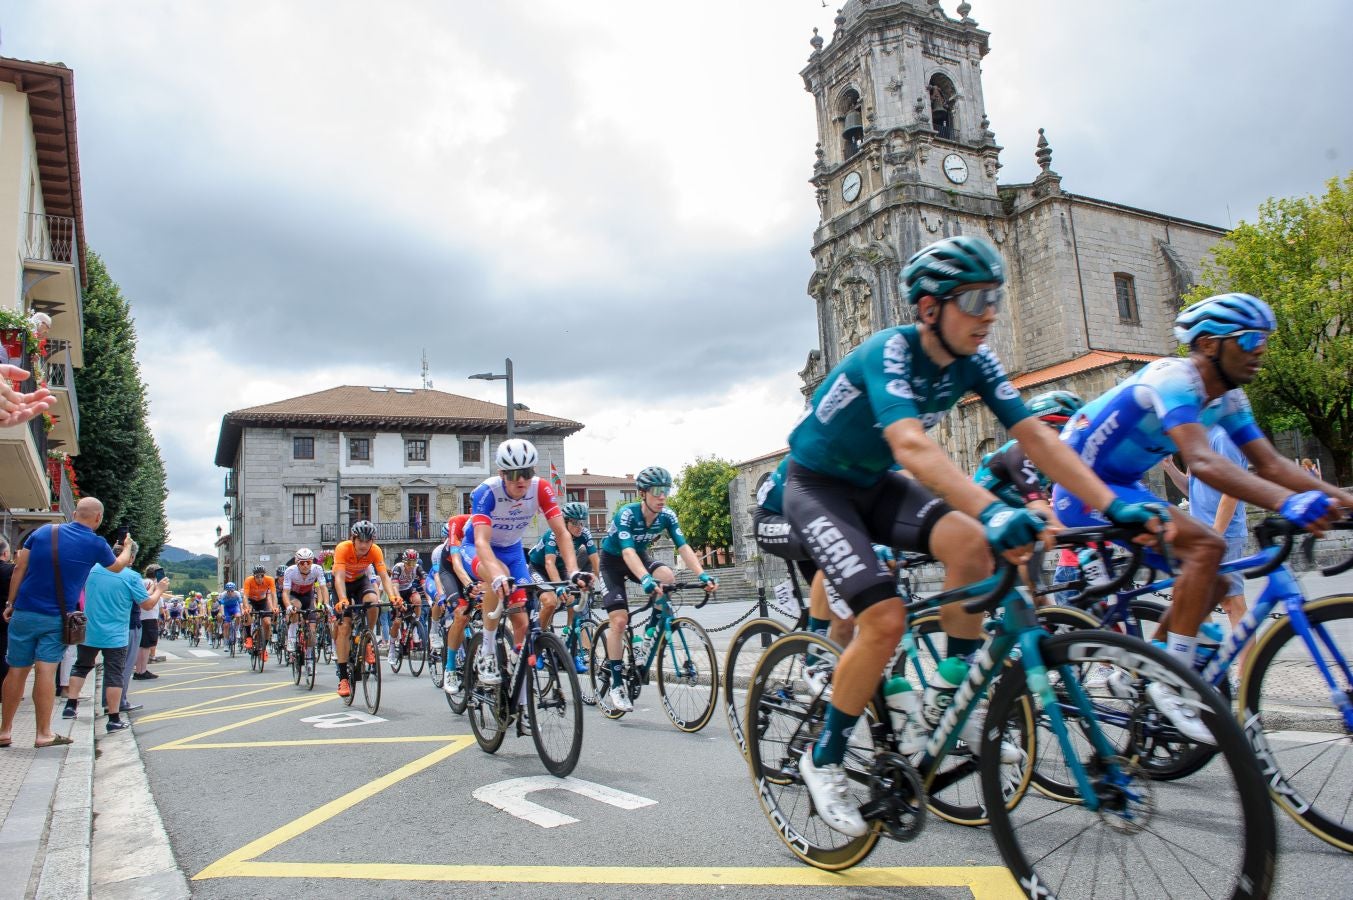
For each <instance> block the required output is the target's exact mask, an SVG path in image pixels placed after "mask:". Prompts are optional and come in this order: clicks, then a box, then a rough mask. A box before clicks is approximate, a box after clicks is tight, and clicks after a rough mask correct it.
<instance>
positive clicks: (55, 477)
mask: <svg viewBox="0 0 1353 900" xmlns="http://www.w3.org/2000/svg"><path fill="white" fill-rule="evenodd" d="M47 478H48V480H49V481H51V483H52V512H59V513H61V516H62V518H64V519H65V520H66V521H67V522H69V521H71V519H72V518H73V517H74V516H75V492H74V491H72V490H71V486H70V478H69V477H68V476H67V475H66V467H65V465H63V464H62V461H61V460H59V459H52V458H48V460H47Z"/></svg>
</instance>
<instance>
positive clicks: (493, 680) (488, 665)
mask: <svg viewBox="0 0 1353 900" xmlns="http://www.w3.org/2000/svg"><path fill="white" fill-rule="evenodd" d="M474 670H475V674H477V675H478V676H479V683H480V684H486V685H489V686H490V687H491V686H493V685H496V684H502V683H503V676H502V673H501V672H499V671H498V660H496V659H494V658H493V657H492V656H488V655H486V654H482V653H481V654H480V655H478V656H476V657H475V661H474Z"/></svg>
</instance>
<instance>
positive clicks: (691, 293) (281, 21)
mask: <svg viewBox="0 0 1353 900" xmlns="http://www.w3.org/2000/svg"><path fill="white" fill-rule="evenodd" d="M956 4H957V0H944V3H943V6H944V7H945V8H946V9H948V10H949V11H950V13H951V14H952V12H953V7H954V6H955V5H956ZM16 6H17V9H16V8H15V7H16ZM834 15H835V10H834V9H832V8H827V7H825V6H824V5H823V4H822V2H821V0H740V2H738V3H727V2H715V0H690V2H685V3H679V4H657V3H642V2H639V3H636V2H623V3H616V2H591V3H579V2H569V3H565V2H554V0H529V2H528V0H502V2H495V3H479V4H470V3H446V2H430V0H429V2H392V3H383V4H371V3H369V2H362V3H357V2H334V0H325V2H301V0H285V2H283V0H277V2H236V3H231V4H228V5H227V4H205V3H181V2H142V0H119V2H116V3H114V2H81V3H79V4H78V5H72V4H70V3H69V2H34V0H29V2H25V3H23V4H16V5H11V6H10V7H9V8H7V9H6V11H5V12H4V14H3V18H2V19H0V28H3V44H2V45H0V53H3V54H4V55H5V56H15V57H20V58H24V59H36V60H60V61H62V62H64V63H66V64H67V65H69V66H71V67H72V68H73V69H74V70H75V72H76V97H77V104H78V112H79V129H80V131H79V137H80V163H81V173H82V178H83V187H84V204H85V210H84V211H85V218H86V228H87V232H88V239H89V244H90V247H91V249H93V250H95V251H97V252H99V253H101V254H102V255H103V256H104V258H105V260H106V261H107V264H108V267H109V269H110V271H111V273H112V275H113V277H114V278H115V279H116V280H117V281H118V282H119V283H120V284H121V285H122V288H123V291H124V293H125V294H126V295H127V296H128V297H130V298H131V299H132V301H133V304H134V309H135V314H136V319H137V326H138V331H139V334H140V358H141V363H142V367H143V371H144V375H145V377H146V380H147V382H148V383H149V388H150V394H151V401H152V409H151V413H152V425H153V428H154V430H155V433H156V436H157V438H158V440H159V442H160V446H161V448H162V449H163V451H164V455H165V459H166V462H167V464H168V470H169V486H170V491H171V493H170V497H169V513H170V519H171V527H172V532H173V533H172V538H171V540H172V542H173V543H175V544H176V545H179V546H183V547H188V548H191V549H194V550H198V551H209V550H210V549H211V543H212V539H213V537H214V534H213V529H214V528H215V526H216V525H218V524H222V523H223V520H222V517H221V503H222V496H221V476H222V474H223V473H222V470H220V469H217V468H216V467H215V466H214V464H213V454H214V449H215V444H216V436H217V431H218V428H219V425H220V420H221V416H222V414H223V413H225V412H227V411H229V410H231V409H237V408H240V407H244V406H252V405H255V404H260V403H267V402H272V401H274V400H280V399H283V398H286V397H291V396H296V395H298V394H302V393H307V392H310V391H315V390H321V389H323V388H326V387H330V386H333V385H335V384H345V383H346V384H387V385H394V386H416V385H417V384H418V383H419V354H420V352H421V351H422V350H423V349H426V350H427V353H428V356H429V359H430V362H431V375H432V379H433V381H434V384H435V386H436V387H437V388H438V389H441V390H447V391H451V392H454V393H461V394H466V395H470V396H476V397H482V398H484V399H488V400H494V401H497V402H502V385H501V384H493V383H485V382H472V381H467V380H466V379H465V376H466V375H467V374H469V373H471V372H478V371H484V370H486V369H490V368H494V367H496V366H501V365H502V359H503V358H504V357H506V356H511V357H512V359H513V364H514V368H515V374H516V393H517V399H518V400H519V401H521V402H524V403H527V404H528V405H530V406H531V407H532V408H533V409H536V410H540V411H543V412H548V413H553V414H556V415H563V416H568V417H571V418H575V419H577V420H579V421H582V422H584V423H586V425H587V428H586V429H585V430H584V431H582V432H581V433H580V434H579V435H578V436H577V437H575V438H572V439H571V440H570V441H569V448H568V458H569V468H570V469H571V470H575V471H576V470H578V469H581V468H582V467H584V466H586V467H588V468H589V469H590V470H591V471H593V472H608V473H619V472H632V471H634V470H635V469H636V468H637V467H639V466H642V465H645V464H649V463H654V462H656V463H660V464H664V465H667V466H669V467H671V468H674V469H679V468H680V467H681V466H682V465H683V464H685V463H687V462H690V461H692V460H693V459H694V458H695V457H696V456H697V455H700V454H718V455H721V456H725V457H728V458H732V459H735V460H736V459H742V458H746V457H750V456H754V455H757V454H760V453H763V452H767V451H770V450H774V449H776V448H778V447H780V446H783V443H784V436H785V433H786V431H787V427H788V425H789V423H790V422H791V421H792V420H793V418H794V416H795V414H796V412H797V410H798V407H799V399H800V398H799V394H798V392H797V383H798V379H797V376H796V372H797V370H798V369H799V368H801V367H802V366H803V363H804V360H805V358H806V355H807V353H808V351H809V350H810V349H811V348H812V347H813V345H814V344H815V341H816V325H815V322H814V319H813V311H812V306H811V302H810V300H809V299H808V297H807V296H806V294H805V291H804V288H805V285H806V283H807V279H808V276H809V274H810V273H811V268H812V267H811V260H810V257H809V254H808V249H809V241H810V235H811V231H812V229H813V228H814V227H815V225H816V224H817V220H818V215H817V208H816V205H815V204H814V202H813V195H812V188H811V187H810V186H809V185H808V184H807V178H808V177H809V175H810V174H811V166H812V161H813V145H814V143H815V141H816V139H817V138H816V135H815V133H814V127H815V126H814V118H813V111H812V101H811V98H810V97H809V95H808V94H806V93H805V92H804V90H803V85H802V80H801V79H800V77H799V75H798V73H799V71H800V69H801V68H802V67H803V65H804V63H805V62H806V59H807V55H808V53H809V51H810V48H809V46H808V43H807V42H808V38H809V37H810V36H811V29H812V28H813V27H814V26H816V27H818V28H820V29H821V30H822V31H823V33H824V34H827V35H830V33H831V20H832V17H833V16H834ZM971 15H972V16H973V17H974V18H975V19H977V20H978V22H979V23H980V24H981V27H983V28H985V29H987V30H988V31H990V32H991V35H992V37H991V48H992V49H991V53H990V55H989V56H988V57H987V59H986V62H985V65H984V85H985V91H986V99H987V104H988V113H989V114H990V117H991V122H992V128H993V129H994V130H995V132H996V135H997V139H998V141H999V142H1000V143H1002V144H1003V145H1004V146H1005V148H1006V149H1005V151H1004V154H1003V156H1002V162H1003V164H1004V169H1003V170H1002V173H1001V177H1002V180H1003V181H1007V182H1018V181H1028V180H1030V179H1032V177H1033V175H1034V173H1035V172H1036V170H1037V167H1036V164H1035V162H1034V157H1033V151H1034V141H1035V139H1036V137H1037V129H1038V128H1039V127H1040V126H1042V127H1045V128H1046V129H1047V133H1048V137H1049V140H1050V141H1051V143H1052V146H1053V150H1054V153H1055V156H1054V161H1053V165H1054V168H1056V169H1057V171H1058V172H1060V173H1061V175H1062V176H1063V187H1064V188H1065V189H1066V190H1069V191H1073V192H1076V193H1081V194H1088V195H1091V196H1096V197H1102V198H1105V199H1109V200H1114V201H1117V202H1121V203H1127V204H1130V205H1134V206H1139V207H1145V208H1147V209H1154V210H1159V211H1162V212H1168V213H1172V214H1175V215H1179V216H1183V217H1186V218H1192V219H1198V220H1202V221H1205V222H1210V223H1214V224H1219V225H1227V224H1230V223H1234V222H1237V221H1239V220H1240V219H1242V218H1248V217H1253V215H1254V211H1255V209H1256V207H1257V205H1258V204H1259V203H1260V202H1261V201H1262V200H1263V199H1264V198H1266V197H1269V196H1274V195H1288V194H1306V193H1313V192H1319V191H1320V190H1321V189H1322V186H1323V184H1324V182H1325V181H1327V180H1328V179H1329V178H1331V177H1333V176H1336V175H1342V174H1345V173H1347V172H1348V170H1349V169H1350V167H1351V165H1353V164H1351V163H1350V154H1353V121H1350V117H1349V116H1348V115H1347V114H1346V113H1347V109H1348V99H1347V97H1346V96H1345V95H1344V92H1345V91H1346V89H1347V86H1348V85H1349V84H1353V54H1349V53H1348V52H1347V47H1346V41H1345V39H1344V37H1343V35H1344V34H1346V31H1347V11H1346V8H1345V5H1344V4H1342V3H1340V2H1338V0H1326V2H1308V3H1301V4H1276V3H1273V2H1271V0H1235V2H1227V3H1222V2H1203V3H1189V4H1181V3H1176V2H1166V0H1144V2H1139V3H1131V4H1093V3H1086V2H1084V0H1077V2H1072V0H1020V2H1019V3H1018V4H1016V3H1011V2H1001V3H997V2H994V0H975V2H973V11H972V13H971ZM1298 63H1299V65H1298Z"/></svg>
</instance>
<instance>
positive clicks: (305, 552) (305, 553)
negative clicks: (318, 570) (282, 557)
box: [296, 547, 315, 562]
mask: <svg viewBox="0 0 1353 900" xmlns="http://www.w3.org/2000/svg"><path fill="white" fill-rule="evenodd" d="M306 560H310V561H311V562H314V561H315V554H314V552H313V551H312V550H310V548H308V547H302V548H301V549H299V550H297V551H296V562H305V561H306Z"/></svg>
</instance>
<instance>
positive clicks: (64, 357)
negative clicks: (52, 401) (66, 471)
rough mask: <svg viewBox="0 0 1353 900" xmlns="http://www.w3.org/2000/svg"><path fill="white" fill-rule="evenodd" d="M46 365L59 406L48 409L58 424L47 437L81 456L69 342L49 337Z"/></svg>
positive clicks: (78, 416)
mask: <svg viewBox="0 0 1353 900" xmlns="http://www.w3.org/2000/svg"><path fill="white" fill-rule="evenodd" d="M43 368H44V373H45V374H46V376H47V387H48V388H49V389H50V390H51V392H52V396H54V397H56V406H54V407H53V408H52V409H50V410H49V412H50V413H51V415H52V417H53V418H54V419H55V420H56V425H55V427H53V428H52V430H51V432H50V433H49V434H48V435H47V437H48V439H49V441H50V443H51V445H52V447H53V448H60V449H61V450H64V451H65V452H66V453H69V454H70V455H71V456H79V455H80V402H79V400H78V399H77V398H76V396H75V368H74V366H73V365H72V364H71V356H70V345H69V344H66V343H65V342H64V341H58V342H53V341H52V340H51V339H50V338H48V342H47V355H46V356H45V357H44V358H43Z"/></svg>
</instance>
